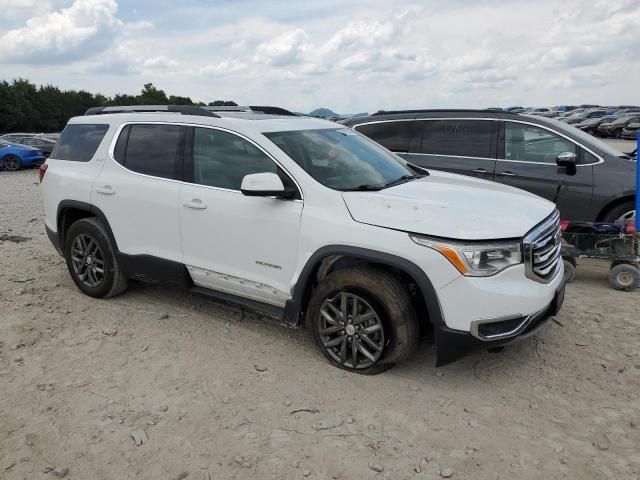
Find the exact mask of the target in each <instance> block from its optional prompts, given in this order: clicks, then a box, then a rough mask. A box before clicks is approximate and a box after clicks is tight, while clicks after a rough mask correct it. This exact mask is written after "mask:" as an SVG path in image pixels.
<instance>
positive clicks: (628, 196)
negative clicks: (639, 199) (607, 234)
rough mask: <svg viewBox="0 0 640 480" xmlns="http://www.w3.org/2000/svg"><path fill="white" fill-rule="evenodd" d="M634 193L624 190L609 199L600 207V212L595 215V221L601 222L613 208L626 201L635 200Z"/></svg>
mask: <svg viewBox="0 0 640 480" xmlns="http://www.w3.org/2000/svg"><path fill="white" fill-rule="evenodd" d="M635 200H636V194H635V193H634V192H624V193H622V194H621V195H619V196H618V197H616V198H613V199H609V200H608V201H607V203H606V204H605V205H604V206H603V207H602V208H601V209H600V213H598V216H597V217H596V221H598V222H601V221H603V220H604V218H605V217H606V216H607V214H608V213H609V212H610V211H611V210H613V209H614V208H616V207H618V206H620V205H622V204H623V203H626V202H635Z"/></svg>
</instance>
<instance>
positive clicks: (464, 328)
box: [40, 106, 564, 373]
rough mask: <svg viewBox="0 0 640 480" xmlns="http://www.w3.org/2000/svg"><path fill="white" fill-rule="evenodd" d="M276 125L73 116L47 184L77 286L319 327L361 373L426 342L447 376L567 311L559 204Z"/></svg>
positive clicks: (223, 116) (281, 121)
mask: <svg viewBox="0 0 640 480" xmlns="http://www.w3.org/2000/svg"><path fill="white" fill-rule="evenodd" d="M255 108H258V107H255ZM265 111H267V112H269V110H265ZM277 113H280V114H279V115H271V114H268V113H261V112H260V111H246V112H242V111H241V112H237V111H236V112H234V111H223V112H218V114H216V113H214V112H212V111H209V110H205V109H200V108H197V107H172V106H169V107H167V106H164V107H107V108H97V109H91V110H90V111H88V112H87V115H85V116H82V117H76V118H72V119H71V120H70V121H69V123H68V125H67V127H66V128H65V130H64V132H63V133H62V136H61V137H60V139H59V141H58V143H57V145H56V147H55V150H54V151H53V153H52V155H51V157H50V158H49V159H48V160H47V162H46V163H45V164H44V165H43V166H42V169H41V171H40V177H41V190H42V196H43V199H44V208H45V211H46V229H47V233H48V235H49V238H50V239H51V241H52V242H53V244H54V246H55V247H56V249H57V250H58V251H59V252H60V253H61V254H62V255H63V256H64V257H65V258H66V261H67V266H68V269H69V272H70V274H71V277H72V278H73V280H74V282H75V283H76V285H77V286H78V288H79V289H80V290H82V291H83V292H84V293H86V294H87V295H90V296H93V297H100V298H104V297H109V296H113V295H116V294H118V293H121V292H123V291H124V290H125V289H126V287H127V279H139V280H147V281H150V282H156V281H168V282H172V283H174V284H177V285H180V286H182V287H186V288H189V289H191V290H192V291H194V292H197V293H200V294H204V295H208V296H211V297H215V298H219V299H223V300H226V301H233V302H237V303H239V304H241V305H245V306H249V307H251V308H254V309H257V310H261V311H263V312H266V313H268V314H271V315H275V316H278V317H281V318H282V319H284V320H285V321H286V322H288V323H289V324H292V325H298V324H300V323H301V322H302V321H305V322H306V327H307V329H308V331H309V333H310V335H312V336H313V338H314V339H315V342H316V343H317V344H318V346H319V348H320V349H321V351H322V352H323V353H324V355H325V356H326V357H327V358H328V359H329V361H330V362H331V363H333V364H335V365H336V366H339V367H342V368H344V369H347V370H351V371H357V372H362V373H376V372H380V371H382V370H384V369H386V368H388V367H389V366H391V365H393V364H396V363H398V362H401V361H402V360H404V359H406V358H407V357H409V356H410V355H411V354H412V353H413V352H414V351H415V350H416V348H417V346H418V343H419V341H420V338H421V336H422V335H430V334H433V335H434V339H435V344H436V348H437V364H438V365H444V364H447V363H450V362H452V361H453V360H455V359H457V358H459V357H460V356H462V355H464V354H465V353H466V352H468V351H469V350H471V349H473V348H475V347H485V348H488V347H494V346H499V345H502V344H505V343H507V342H510V341H512V340H513V339H515V338H517V337H524V336H528V335H530V334H531V333H533V332H534V331H536V330H537V329H538V328H539V327H540V326H541V325H542V324H543V323H544V322H545V321H546V320H547V319H548V318H549V317H550V316H552V315H555V314H556V313H557V312H558V310H559V309H560V307H561V304H562V301H563V298H564V279H563V263H562V258H561V256H560V227H559V219H558V213H557V211H556V209H555V207H554V205H553V204H552V203H550V202H548V201H546V200H543V199H541V198H539V197H537V196H535V195H532V194H530V193H527V192H524V191H522V190H518V189H515V188H511V187H507V186H504V185H500V184H497V183H493V182H488V181H484V180H479V179H475V178H470V177H465V176H459V175H454V174H448V173H442V172H436V171H429V172H427V171H426V170H423V169H421V168H419V167H416V166H413V165H411V164H408V163H407V162H406V161H404V160H403V159H401V158H400V157H398V156H396V155H394V154H392V153H390V152H389V151H387V150H385V149H384V148H382V147H380V146H379V145H378V144H376V143H374V142H372V141H371V140H369V139H367V138H366V137H364V136H362V135H360V134H359V133H357V132H354V131H352V130H350V129H348V128H345V127H341V126H339V125H337V124H335V123H332V122H328V121H324V120H318V119H312V118H302V117H297V116H294V115H293V114H291V115H286V111H283V110H277Z"/></svg>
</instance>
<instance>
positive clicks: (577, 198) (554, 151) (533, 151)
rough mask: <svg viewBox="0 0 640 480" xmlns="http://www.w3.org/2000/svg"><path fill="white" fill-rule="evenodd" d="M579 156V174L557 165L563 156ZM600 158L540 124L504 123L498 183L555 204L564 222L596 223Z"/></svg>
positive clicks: (501, 135)
mask: <svg viewBox="0 0 640 480" xmlns="http://www.w3.org/2000/svg"><path fill="white" fill-rule="evenodd" d="M565 152H570V153H574V154H576V155H577V156H578V163H579V165H578V167H577V168H576V172H575V175H570V174H568V173H567V171H566V169H564V168H560V167H558V166H557V164H556V158H557V156H558V155H559V154H561V153H565ZM598 161H599V159H598V158H597V157H595V156H594V155H592V154H591V153H589V152H587V151H586V150H584V149H582V148H581V147H580V146H578V145H577V144H576V143H575V142H573V141H571V140H570V139H568V138H566V137H564V136H561V135H559V134H558V133H557V132H554V131H552V130H549V129H547V128H543V127H541V126H537V125H531V124H527V123H522V122H514V121H505V122H504V123H502V126H501V131H500V140H499V148H498V160H497V165H496V172H495V181H496V182H500V183H504V184H506V185H511V186H513V187H517V188H521V189H522V190H526V191H528V192H531V193H535V194H536V195H539V196H541V197H543V198H546V199H547V200H550V201H552V202H555V203H556V205H557V207H558V209H559V210H560V216H561V218H562V219H563V220H578V221H579V220H592V219H591V218H589V216H590V211H591V209H590V207H591V201H592V194H593V167H592V165H593V164H595V163H597V162H598Z"/></svg>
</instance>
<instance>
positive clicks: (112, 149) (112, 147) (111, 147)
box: [107, 120, 304, 202]
mask: <svg viewBox="0 0 640 480" xmlns="http://www.w3.org/2000/svg"><path fill="white" fill-rule="evenodd" d="M127 125H177V126H181V127H194V128H210V129H212V130H221V131H223V132H227V133H230V134H232V135H237V136H238V137H240V138H242V139H244V140H246V141H247V142H249V143H250V144H252V145H253V146H255V147H256V148H257V149H258V150H260V151H261V152H262V153H264V154H265V155H266V156H267V157H268V158H270V159H271V160H272V161H273V162H274V163H275V164H276V165H278V166H279V167H280V168H282V171H284V172H285V174H286V175H287V176H288V177H289V178H290V179H291V180H292V181H293V183H294V184H295V185H296V187H298V191H299V192H300V197H301V198H300V199H299V200H297V199H296V200H292V201H294V202H304V193H303V192H302V188H301V187H300V184H299V183H298V182H297V181H296V179H295V178H294V177H293V175H291V173H289V171H288V170H287V169H286V168H285V167H284V166H283V165H282V163H280V162H279V161H278V160H276V159H275V158H274V157H273V155H271V154H270V153H269V152H267V151H266V150H265V149H264V148H262V147H261V146H260V145H258V144H257V143H256V142H254V141H253V140H251V139H250V138H249V137H247V136H246V135H243V134H242V133H239V132H236V131H234V130H230V129H228V128H224V127H218V126H214V125H202V124H199V123H186V122H163V121H157V120H156V121H140V122H137V121H129V122H125V123H122V124H120V125H119V126H118V128H117V129H116V132H115V134H114V135H113V137H112V138H111V143H110V144H109V149H108V151H107V156H108V157H109V159H110V160H111V161H113V163H115V164H116V165H117V166H119V167H120V168H122V169H123V170H125V171H126V172H129V173H132V174H134V175H139V176H141V177H146V178H152V179H155V180H164V181H166V182H175V183H181V184H184V185H194V186H198V187H203V188H209V189H213V190H220V191H222V192H232V193H237V194H240V195H243V194H242V192H241V191H240V190H233V189H229V188H222V187H214V186H211V185H202V184H200V183H191V182H185V181H184V180H175V179H173V178H164V177H156V176H154V175H147V174H145V173H139V172H134V171H133V170H129V169H128V168H127V167H125V166H124V165H122V164H121V163H120V162H118V161H117V160H116V158H115V156H114V153H115V148H116V143H118V138H120V134H121V133H122V130H123V129H124V128H125V127H126V126H127ZM269 198H271V197H269Z"/></svg>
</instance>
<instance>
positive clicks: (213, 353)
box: [0, 170, 640, 480]
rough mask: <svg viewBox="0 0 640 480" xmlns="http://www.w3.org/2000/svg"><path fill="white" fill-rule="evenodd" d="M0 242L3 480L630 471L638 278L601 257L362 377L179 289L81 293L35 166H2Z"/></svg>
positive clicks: (636, 444) (274, 326)
mask: <svg viewBox="0 0 640 480" xmlns="http://www.w3.org/2000/svg"><path fill="white" fill-rule="evenodd" d="M6 236H21V237H24V238H22V239H20V238H12V239H9V240H7V239H6V238H7V237H6ZM0 238H4V239H5V240H4V241H2V240H0V478H2V479H38V478H43V479H44V478H48V479H51V478H53V479H55V478H62V477H64V478H71V479H94V478H96V479H118V480H121V479H126V478H149V479H167V480H174V479H184V478H188V479H189V480H191V479H198V480H201V479H203V480H208V479H234V478H236V479H245V478H277V479H303V478H310V479H314V478H317V479H328V478H333V479H360V478H364V479H368V478H370V479H385V478H386V479H422V478H424V479H429V478H431V479H433V478H441V477H445V478H448V477H451V478H454V479H455V478H474V479H479V480H482V479H492V480H494V479H512V478H519V479H540V478H562V477H565V478H571V479H577V478H580V479H583V478H584V479H587V478H588V479H592V478H593V479H603V478H615V479H628V478H638V476H639V472H640V426H639V424H640V415H639V412H640V388H639V387H640V381H639V380H640V316H639V315H638V307H639V306H640V302H639V300H640V297H639V294H640V291H636V292H631V293H623V292H617V291H614V290H612V289H610V288H609V287H608V284H607V280H606V272H607V265H606V264H601V263H597V262H587V261H584V262H581V263H580V265H579V267H578V271H577V279H576V281H575V282H574V283H572V284H571V285H569V287H568V290H567V298H566V302H565V307H564V309H563V311H562V312H561V314H560V315H559V316H558V318H557V320H558V322H557V323H554V322H549V324H548V325H547V326H546V328H545V329H543V330H542V332H541V333H540V334H539V335H537V336H535V337H533V338H530V339H527V340H524V341H522V342H519V343H517V344H514V345H512V346H510V347H509V348H507V349H505V350H504V351H502V352H500V353H493V354H490V353H487V352H478V353H476V354H474V355H472V356H470V357H468V358H465V359H464V360H462V361H459V362H457V363H455V364H453V365H450V366H447V367H444V368H441V369H435V368H434V366H433V364H434V351H433V348H432V346H431V345H428V344H424V345H422V346H421V348H420V351H419V352H418V354H417V355H415V357H413V358H412V359H411V360H410V361H408V362H407V363H405V364H403V365H400V366H398V367H396V368H394V369H392V370H390V371H388V372H386V373H384V374H382V375H379V376H374V377H366V376H359V375H352V374H348V373H345V372H343V371H341V370H338V369H335V368H332V367H330V366H329V365H328V364H327V363H326V362H325V360H324V358H323V357H322V355H321V354H320V353H319V352H318V351H317V350H316V349H315V347H314V346H313V345H312V344H311V342H310V341H309V340H308V339H307V337H306V335H305V333H304V331H300V330H289V329H287V328H285V327H283V326H281V325H280V324H279V323H278V322H277V321H274V320H271V319H269V318H266V317H262V316H258V315H256V314H254V313H251V312H248V311H243V310H241V309H239V308H236V307H234V306H231V305H227V304H223V303H216V302H213V301H209V300H205V299H203V298H199V297H195V296H192V295H190V294H188V293H185V292H183V291H180V290H174V289H168V288H163V287H158V286H149V285H142V284H135V285H132V287H131V288H130V290H129V291H128V292H126V293H125V294H123V295H121V296H118V297H116V298H113V299H110V300H95V299H91V298H89V297H86V296H84V295H82V294H81V293H80V292H79V291H78V290H77V289H76V288H75V286H74V284H73V283H72V281H71V279H70V278H69V275H68V273H67V271H66V267H65V264H64V262H63V260H62V258H60V257H59V256H58V254H57V253H56V252H55V251H54V249H53V247H52V246H51V245H50V244H49V241H48V239H47V237H46V235H45V234H44V225H43V213H42V207H41V200H40V196H39V192H38V187H37V184H36V172H35V171H33V170H30V171H22V172H18V173H9V172H0ZM19 240H22V241H19ZM16 241H18V242H17V243H16Z"/></svg>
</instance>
